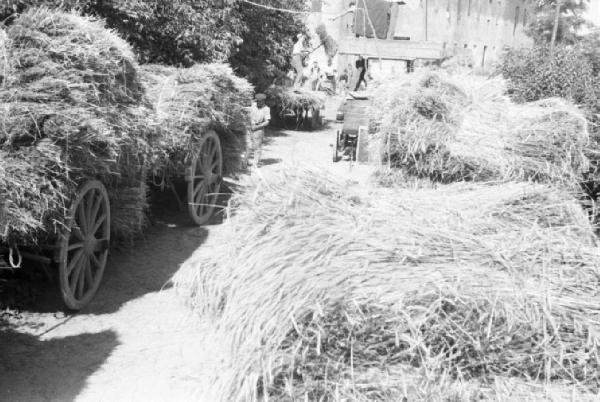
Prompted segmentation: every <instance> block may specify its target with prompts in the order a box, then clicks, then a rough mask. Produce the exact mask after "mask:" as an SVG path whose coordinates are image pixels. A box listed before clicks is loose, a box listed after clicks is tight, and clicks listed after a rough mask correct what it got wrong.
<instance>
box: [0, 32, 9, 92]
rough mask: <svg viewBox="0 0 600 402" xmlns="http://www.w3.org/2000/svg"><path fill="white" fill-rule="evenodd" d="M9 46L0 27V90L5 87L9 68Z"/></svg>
mask: <svg viewBox="0 0 600 402" xmlns="http://www.w3.org/2000/svg"><path fill="white" fill-rule="evenodd" d="M9 46H10V44H9V43H8V36H7V35H6V32H4V29H2V27H0V88H1V87H2V86H3V85H6V83H5V77H7V76H8V67H9V63H8V48H9Z"/></svg>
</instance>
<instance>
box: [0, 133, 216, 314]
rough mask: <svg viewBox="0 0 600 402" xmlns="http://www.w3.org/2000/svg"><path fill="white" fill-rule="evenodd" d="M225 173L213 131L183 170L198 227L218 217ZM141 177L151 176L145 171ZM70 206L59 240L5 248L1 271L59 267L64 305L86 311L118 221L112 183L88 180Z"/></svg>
mask: <svg viewBox="0 0 600 402" xmlns="http://www.w3.org/2000/svg"><path fill="white" fill-rule="evenodd" d="M142 170H145V169H142ZM222 172H223V154H222V149H221V141H220V139H219V136H218V135H217V134H216V132H215V131H213V130H208V131H207V132H205V133H204V134H203V135H202V137H201V140H200V142H199V143H198V147H197V150H196V152H193V153H192V154H191V157H190V158H189V160H188V161H187V166H186V168H185V169H183V170H182V171H181V172H180V175H181V176H182V177H184V178H185V181H186V188H187V205H188V213H189V216H190V218H191V220H192V221H193V222H194V223H195V224H197V225H203V224H205V223H206V222H207V221H208V220H209V219H210V218H211V216H212V214H213V213H214V209H215V205H216V203H217V198H218V194H219V191H220V186H221V180H222ZM138 173H139V174H141V175H142V176H141V177H145V172H141V171H140V172H138ZM139 186H140V187H139V191H140V193H145V186H146V183H145V180H141V181H140V183H139ZM67 205H68V207H67V209H66V216H65V219H64V223H63V225H62V227H61V229H60V230H59V231H58V233H56V235H55V236H47V237H45V238H43V239H41V240H40V241H39V243H38V244H36V245H35V246H27V245H25V246H23V245H21V244H17V243H13V244H11V245H10V246H8V245H4V246H2V245H0V267H3V266H4V267H10V268H16V267H20V266H21V264H22V262H23V260H30V261H35V262H38V263H41V264H44V265H46V266H50V265H56V267H57V268H58V278H59V287H60V294H61V296H62V300H63V302H64V304H65V305H66V306H67V307H68V308H69V309H72V310H80V309H82V308H83V307H85V306H86V305H87V304H88V303H89V302H90V301H91V300H92V299H93V298H94V296H95V294H96V292H97V290H98V288H99V286H100V283H101V281H102V277H103V275H104V271H105V268H106V265H107V260H108V254H109V246H110V241H111V233H112V232H113V228H112V227H111V226H112V223H113V220H112V219H111V197H110V196H109V191H108V190H107V185H106V183H103V182H102V181H101V180H97V179H92V180H85V181H82V184H81V185H79V186H78V188H77V189H76V191H74V193H73V196H72V198H71V199H70V200H69V201H68V202H67ZM113 209H114V207H113Z"/></svg>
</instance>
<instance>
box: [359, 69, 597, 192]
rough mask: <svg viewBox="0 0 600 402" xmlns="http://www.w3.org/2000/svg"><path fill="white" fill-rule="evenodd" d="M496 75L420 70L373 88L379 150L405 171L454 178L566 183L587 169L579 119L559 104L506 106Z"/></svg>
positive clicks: (582, 124) (575, 112)
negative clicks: (491, 76)
mask: <svg viewBox="0 0 600 402" xmlns="http://www.w3.org/2000/svg"><path fill="white" fill-rule="evenodd" d="M504 93H505V83H504V81H503V80H502V79H501V78H484V77H481V76H477V75H470V74H465V73H462V74H454V75H449V74H446V73H443V72H439V73H431V72H427V73H421V74H420V75H416V76H415V77H410V78H407V79H405V80H404V81H400V82H399V83H396V84H393V85H387V86H385V87H383V88H378V89H377V96H376V97H374V98H375V102H374V106H373V112H374V118H373V121H372V122H371V129H372V130H371V131H372V133H373V135H374V137H375V138H379V139H381V140H383V141H382V143H383V144H384V145H383V146H382V147H381V148H380V149H379V150H378V152H379V153H382V154H384V156H385V158H387V159H388V161H389V162H390V164H391V165H392V166H395V167H399V168H402V169H403V170H405V171H406V172H407V173H408V174H410V175H414V176H417V177H426V178H430V179H432V180H434V181H439V182H442V183H449V182H455V181H461V180H477V181H487V180H530V179H533V180H538V181H548V182H554V183H561V184H566V185H569V186H574V185H576V183H577V182H578V181H579V179H581V177H582V175H583V174H584V173H585V172H586V171H587V170H588V165H589V162H588V159H587V158H586V156H585V152H586V149H587V148H588V146H589V134H588V130H587V123H586V120H585V118H584V116H583V115H582V113H581V112H579V111H578V110H577V108H576V107H575V106H573V105H571V104H569V103H568V102H566V101H562V100H556V99H550V100H545V101H540V102H536V103H532V104H526V105H514V104H512V103H511V102H510V101H509V99H508V98H507V97H506V96H504Z"/></svg>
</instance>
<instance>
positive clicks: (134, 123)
mask: <svg viewBox="0 0 600 402" xmlns="http://www.w3.org/2000/svg"><path fill="white" fill-rule="evenodd" d="M6 34H7V38H8V41H5V40H4V41H2V42H0V48H2V47H3V46H2V44H4V49H5V50H4V54H5V55H6V56H7V58H8V60H9V61H10V68H9V69H8V74H7V75H6V76H4V82H5V83H4V85H3V86H2V87H1V88H0V199H1V200H2V204H3V205H2V213H0V217H1V218H2V220H1V221H0V241H14V240H18V241H19V242H20V243H23V242H30V241H31V242H33V241H34V240H35V239H37V238H39V237H40V236H45V235H47V236H50V237H52V236H53V234H54V232H55V230H57V228H58V227H60V225H61V224H62V222H63V220H64V218H65V212H66V211H65V208H66V206H68V201H69V200H70V199H71V197H72V195H73V191H74V189H75V188H76V187H77V186H78V185H79V184H80V183H82V182H83V181H85V180H87V179H96V178H99V179H101V180H102V182H104V183H105V184H106V185H107V187H108V190H109V195H110V197H111V201H112V206H113V212H112V214H113V217H114V221H113V228H114V230H115V234H116V235H121V236H129V235H130V234H131V233H132V232H135V231H136V230H138V229H139V227H140V224H141V222H142V217H143V209H144V205H145V203H146V194H145V189H144V183H145V178H144V172H143V169H142V166H143V165H144V157H145V154H146V153H147V148H148V146H147V142H146V135H145V130H144V129H143V127H142V122H144V121H146V120H147V117H148V114H149V113H150V110H149V109H147V108H145V107H143V106H141V103H142V101H143V97H144V92H143V88H142V87H141V84H140V81H139V80H138V77H137V73H136V68H137V66H136V64H135V58H134V55H133V53H132V52H131V49H130V48H129V46H128V45H127V43H126V42H125V41H124V40H122V39H120V38H119V37H118V36H117V35H116V34H115V33H113V32H111V31H109V30H106V29H105V28H104V25H103V24H102V22H100V21H97V20H94V19H91V18H86V17H81V16H79V15H77V14H74V13H66V12H62V11H55V10H49V9H46V8H41V9H31V10H30V11H27V12H26V13H24V14H22V15H20V16H19V17H18V18H17V19H16V20H15V21H14V23H13V24H12V25H11V26H10V27H9V28H8V29H7V31H6ZM6 43H8V46H7V45H6ZM1 53H2V51H0V55H1ZM4 71H6V69H5V70H4Z"/></svg>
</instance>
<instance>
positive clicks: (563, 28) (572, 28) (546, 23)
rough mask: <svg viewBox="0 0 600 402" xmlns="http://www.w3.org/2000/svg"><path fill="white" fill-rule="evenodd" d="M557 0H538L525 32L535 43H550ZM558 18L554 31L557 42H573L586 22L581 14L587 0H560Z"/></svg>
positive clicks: (577, 38)
mask: <svg viewBox="0 0 600 402" xmlns="http://www.w3.org/2000/svg"><path fill="white" fill-rule="evenodd" d="M556 1H557V0H538V1H537V2H536V5H535V9H534V16H533V19H532V20H531V22H530V23H529V26H528V27H527V34H528V35H529V36H530V37H531V38H533V40H534V42H535V43H536V44H543V43H550V40H551V38H552V30H553V29H554V19H555V14H556ZM560 1H561V6H560V19H559V23H558V30H557V33H556V41H557V42H559V43H566V44H574V43H576V42H577V41H578V40H579V39H580V37H581V34H580V31H581V28H582V27H583V26H585V25H586V24H587V22H586V20H585V19H584V18H583V16H582V14H583V12H584V11H585V9H586V7H587V2H588V1H589V0H560Z"/></svg>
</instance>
